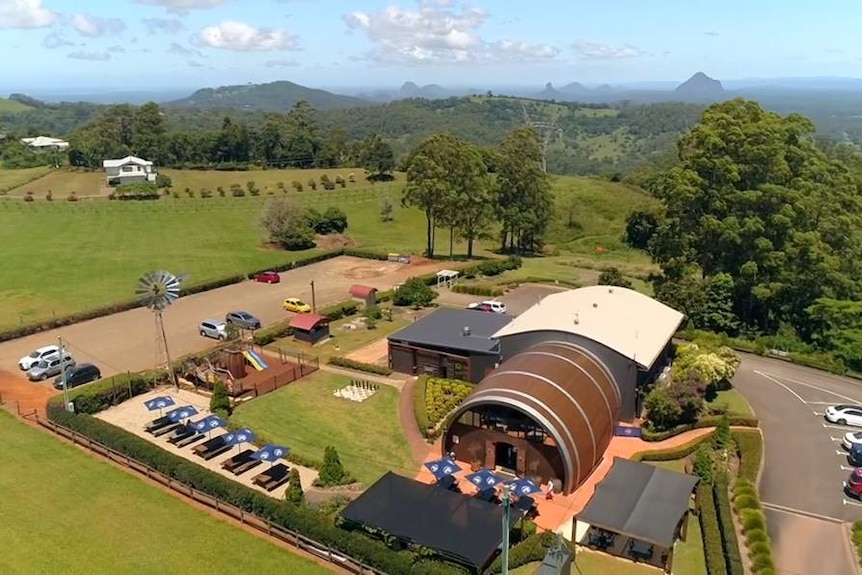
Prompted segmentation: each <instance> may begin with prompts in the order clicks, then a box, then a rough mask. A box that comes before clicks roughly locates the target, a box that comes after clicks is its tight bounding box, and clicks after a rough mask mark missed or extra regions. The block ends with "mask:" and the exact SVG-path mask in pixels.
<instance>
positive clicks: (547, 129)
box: [521, 104, 563, 173]
mask: <svg viewBox="0 0 862 575" xmlns="http://www.w3.org/2000/svg"><path fill="white" fill-rule="evenodd" d="M521 110H523V112H524V121H525V122H526V124H527V126H528V127H530V128H533V129H534V130H536V132H537V133H538V134H539V138H540V139H541V142H542V160H541V168H542V171H543V172H545V173H547V171H548V158H547V154H548V146H550V145H551V142H553V141H554V140H558V141H562V140H563V129H562V128H561V127H559V126H558V125H557V123H556V122H543V121H537V120H532V119H530V113H529V112H527V107H526V106H525V105H524V104H521Z"/></svg>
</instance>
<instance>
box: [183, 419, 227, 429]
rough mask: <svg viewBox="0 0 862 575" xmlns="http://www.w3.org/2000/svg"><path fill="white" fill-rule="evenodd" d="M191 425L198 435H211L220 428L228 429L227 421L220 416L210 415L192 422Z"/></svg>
mask: <svg viewBox="0 0 862 575" xmlns="http://www.w3.org/2000/svg"><path fill="white" fill-rule="evenodd" d="M190 425H191V428H192V429H194V430H195V431H197V432H198V433H210V432H211V431H213V430H215V429H218V428H219V427H226V426H227V421H225V420H224V419H222V418H221V417H219V416H218V415H208V416H206V417H204V418H203V419H201V420H198V421H193V422H191V424H190Z"/></svg>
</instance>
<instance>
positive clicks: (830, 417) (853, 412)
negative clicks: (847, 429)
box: [826, 405, 862, 427]
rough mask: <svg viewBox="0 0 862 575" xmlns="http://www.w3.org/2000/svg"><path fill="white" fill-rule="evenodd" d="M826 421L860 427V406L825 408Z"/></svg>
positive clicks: (861, 413)
mask: <svg viewBox="0 0 862 575" xmlns="http://www.w3.org/2000/svg"><path fill="white" fill-rule="evenodd" d="M826 421H829V422H830V423H837V424H838V425H852V426H854V427H862V405H830V406H829V407H827V408H826Z"/></svg>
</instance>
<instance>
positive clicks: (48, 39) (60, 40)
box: [42, 32, 75, 50]
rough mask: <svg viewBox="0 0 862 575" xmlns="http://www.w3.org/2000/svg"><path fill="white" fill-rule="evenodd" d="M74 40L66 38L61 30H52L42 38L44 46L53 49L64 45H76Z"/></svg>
mask: <svg viewBox="0 0 862 575" xmlns="http://www.w3.org/2000/svg"><path fill="white" fill-rule="evenodd" d="M74 45H75V44H74V42H69V41H68V40H66V39H65V38H64V37H63V36H62V35H61V34H60V33H59V32H51V33H50V34H48V35H47V36H45V39H44V40H42V46H44V47H45V48H49V49H51V50H53V49H54V48H62V47H63V46H74Z"/></svg>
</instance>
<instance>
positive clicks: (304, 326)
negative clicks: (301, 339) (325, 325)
mask: <svg viewBox="0 0 862 575" xmlns="http://www.w3.org/2000/svg"><path fill="white" fill-rule="evenodd" d="M328 321H329V318H328V317H326V316H325V315H320V314H317V313H301V314H299V315H295V316H293V319H291V320H290V324H289V325H290V327H292V328H294V329H300V330H302V331H311V330H313V329H314V328H316V327H317V325H318V324H320V323H321V322H328Z"/></svg>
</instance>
